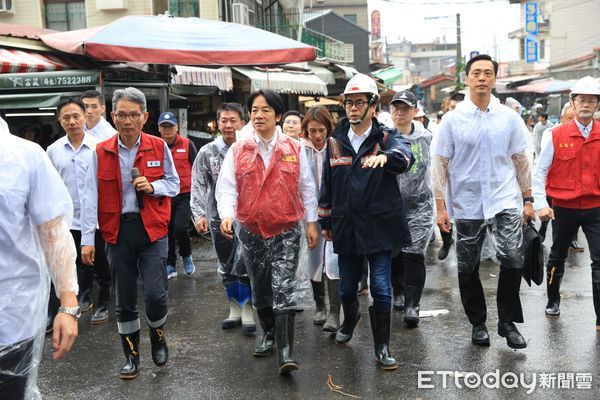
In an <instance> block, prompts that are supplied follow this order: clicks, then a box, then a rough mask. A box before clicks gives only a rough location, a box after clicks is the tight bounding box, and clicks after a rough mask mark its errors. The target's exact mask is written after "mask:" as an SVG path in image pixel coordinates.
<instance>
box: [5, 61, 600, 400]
mask: <svg viewBox="0 0 600 400" xmlns="http://www.w3.org/2000/svg"><path fill="white" fill-rule="evenodd" d="M497 72H498V64H497V63H496V62H495V61H494V60H492V59H491V58H490V57H489V56H487V55H478V56H476V57H473V58H472V59H471V60H470V61H469V62H468V63H467V65H466V76H467V78H466V84H467V86H468V92H467V94H466V95H465V96H464V97H462V96H454V97H453V98H452V99H451V100H450V101H449V103H448V105H447V106H448V111H447V112H445V113H441V114H439V115H437V120H436V121H431V122H430V123H427V121H423V122H422V121H421V120H420V118H422V117H423V115H421V114H423V111H422V109H421V108H419V104H418V99H417V97H416V96H415V94H414V93H412V92H410V91H401V92H398V93H396V94H395V95H394V96H393V98H392V100H391V103H390V119H391V121H392V123H393V127H387V126H385V125H383V124H380V123H379V122H378V120H377V118H376V115H377V113H378V105H379V101H380V98H379V93H378V89H377V85H376V83H375V81H374V80H373V79H371V78H370V77H368V76H366V75H362V74H357V75H355V76H354V77H353V78H352V79H350V81H349V82H348V84H347V86H346V88H345V90H344V92H343V93H342V98H343V107H344V109H345V111H346V117H345V118H343V119H342V120H341V121H340V122H339V123H338V124H337V125H335V124H334V121H333V118H332V116H331V114H330V113H329V111H328V110H327V109H326V108H325V107H323V106H315V107H312V108H310V109H308V110H306V112H305V114H304V115H302V114H300V113H298V112H296V111H288V110H286V107H285V103H284V101H283V99H282V98H281V97H280V96H279V95H278V94H277V93H275V92H273V91H271V90H267V89H263V90H259V91H256V92H253V93H251V95H250V97H249V98H248V100H247V103H246V109H247V112H248V115H249V121H248V122H246V119H245V112H244V108H243V107H242V105H240V104H238V103H224V104H222V105H221V107H220V108H219V110H218V111H217V115H216V118H217V124H218V127H219V132H220V136H219V137H217V138H216V139H215V140H214V141H213V142H211V143H209V144H207V145H205V146H203V147H202V148H200V149H198V150H197V149H196V148H195V146H194V145H193V143H192V142H191V141H189V140H188V139H186V138H184V137H182V136H181V135H179V134H178V124H177V122H178V121H177V117H176V116H175V115H174V114H173V113H171V112H165V113H163V114H161V116H160V117H159V119H158V128H159V132H160V134H161V137H160V138H159V137H155V136H152V135H148V134H146V133H144V132H143V131H142V128H143V126H144V124H145V123H146V121H147V118H148V111H147V107H146V99H145V96H144V94H143V93H142V92H141V91H140V90H138V89H135V88H131V87H129V88H125V89H119V90H116V91H115V93H114V95H113V97H112V112H111V113H110V115H111V119H112V121H113V122H114V125H115V127H116V129H113V128H112V126H111V125H110V124H109V123H108V122H107V121H106V120H105V119H104V117H103V116H102V115H103V113H104V112H105V110H104V99H103V97H102V95H101V94H100V93H98V92H93V91H92V92H86V93H84V94H83V95H82V96H81V97H69V98H65V99H63V100H62V101H61V102H60V104H59V105H58V107H57V113H58V121H59V123H60V125H61V126H62V127H63V129H64V130H65V132H66V135H65V136H64V137H62V138H60V139H59V140H57V141H56V142H55V143H53V144H52V145H51V146H49V147H48V150H47V156H46V155H44V154H43V151H42V150H41V149H40V148H39V146H36V145H34V144H32V143H30V142H27V141H26V140H23V139H20V138H17V137H16V136H13V135H11V134H10V133H9V131H8V127H7V125H6V123H5V122H4V121H3V120H0V135H2V141H0V153H1V154H2V159H3V160H4V161H5V166H6V167H5V169H4V173H3V176H2V178H3V179H1V180H0V196H1V197H2V198H3V199H5V201H3V202H0V215H2V216H3V218H2V219H1V222H0V227H1V229H0V235H1V236H0V246H2V248H3V254H5V257H4V260H3V261H2V263H1V264H0V311H1V314H0V398H10V399H18V398H24V397H27V396H29V395H31V393H33V392H35V391H36V390H37V389H36V386H35V381H36V373H37V365H38V363H39V359H40V357H41V349H42V344H43V338H44V331H46V332H52V335H53V344H54V349H55V351H54V355H53V358H55V359H59V358H61V357H62V356H63V355H64V354H65V353H66V352H68V351H69V350H70V349H71V347H72V346H73V343H74V340H75V337H76V336H77V319H78V318H79V316H80V314H81V312H85V311H87V310H91V309H93V310H94V313H93V316H92V319H91V322H92V324H101V323H105V322H107V321H108V318H109V311H108V304H109V301H110V291H111V289H112V290H114V297H115V299H116V307H115V315H116V321H117V329H118V333H119V336H120V340H121V344H122V348H123V354H124V358H125V361H124V364H123V367H122V368H121V369H120V371H119V376H120V377H121V378H122V379H133V378H136V377H137V376H138V373H139V370H140V357H139V349H140V330H141V318H140V315H139V310H138V304H137V298H138V296H137V291H138V280H140V279H141V281H142V283H143V284H142V285H141V286H142V290H143V299H144V303H145V304H144V305H145V307H144V311H145V314H146V315H145V320H146V323H147V325H148V331H149V337H150V345H151V354H152V360H153V362H154V364H156V365H157V366H162V365H165V364H166V363H167V362H168V358H169V350H168V345H167V329H166V328H165V326H166V325H167V317H168V280H169V279H172V278H175V277H176V276H177V253H176V250H177V247H178V248H179V256H180V257H181V258H182V264H183V271H184V272H185V274H188V275H191V274H193V273H194V271H195V265H194V262H193V260H192V256H191V244H190V237H189V232H188V224H189V221H190V218H191V219H192V221H193V225H194V227H195V229H196V230H197V231H198V232H199V233H202V234H204V233H208V234H210V236H211V238H212V243H213V246H214V249H215V252H216V255H217V259H218V267H217V271H218V273H219V275H220V277H221V278H222V283H223V287H224V293H225V297H224V302H225V299H226V302H227V305H228V308H229V311H228V312H229V313H228V315H227V317H226V318H224V319H223V320H222V322H221V326H222V328H223V329H235V328H237V327H241V330H242V332H243V334H245V335H255V333H256V331H257V327H256V323H255V320H254V313H253V311H254V310H255V311H256V315H257V316H258V322H259V325H260V328H261V332H260V335H259V337H258V339H257V342H256V346H255V347H254V349H253V353H252V354H253V355H254V356H256V357H266V356H270V355H271V354H272V353H274V352H275V351H276V354H277V357H276V359H277V368H278V371H279V373H280V374H289V373H290V372H292V371H294V370H296V369H298V368H299V362H298V360H297V358H295V357H294V354H293V350H294V345H296V344H297V343H298V342H299V343H300V345H301V343H302V341H301V340H300V341H298V340H295V339H294V332H295V315H296V312H297V311H298V310H299V309H303V308H304V304H305V302H304V299H302V298H301V297H302V296H301V291H300V290H299V289H298V288H299V287H300V286H301V284H302V283H303V282H301V281H310V287H312V291H313V299H314V305H315V308H314V314H313V322H314V324H315V325H318V326H322V329H323V331H324V332H328V333H330V334H333V336H334V337H335V343H336V344H338V345H346V344H348V343H349V342H350V341H351V340H352V337H353V333H354V330H355V327H356V325H357V323H358V322H359V320H360V319H361V317H362V316H361V313H360V307H359V301H358V295H359V293H362V292H363V288H361V286H364V285H365V283H361V282H364V281H365V280H366V279H367V277H368V287H369V293H370V295H371V297H372V304H371V306H370V307H369V309H368V310H369V321H370V326H371V328H372V335H373V351H374V354H375V359H376V363H377V365H378V366H379V367H380V368H381V369H383V370H394V369H396V368H398V364H399V363H398V361H397V360H396V359H395V358H394V357H393V355H392V354H391V349H390V348H391V346H390V330H391V318H392V309H397V310H404V315H403V321H404V323H405V324H406V326H407V327H409V328H415V327H417V326H418V325H419V321H420V314H419V311H420V302H421V297H422V294H423V288H424V286H425V280H426V266H425V252H426V250H427V247H428V245H429V243H430V242H431V238H432V235H433V232H434V228H435V226H436V225H437V227H438V229H439V231H440V233H441V235H442V241H443V245H442V248H441V249H440V252H439V254H438V257H439V258H440V259H444V258H446V257H447V256H448V251H449V248H450V246H452V244H453V243H454V242H456V257H457V263H458V268H457V270H458V271H457V272H458V273H457V275H458V286H459V290H460V296H461V301H462V304H463V307H464V311H465V314H466V317H467V319H468V321H469V323H470V324H471V333H470V339H471V341H472V343H473V344H474V345H477V346H489V345H490V334H489V332H488V329H487V326H486V322H487V306H486V303H485V296H484V291H483V287H482V284H481V280H480V277H479V267H480V261H481V258H482V251H483V250H484V248H485V246H486V244H485V243H486V239H489V238H488V237H489V236H491V237H493V238H494V241H493V242H494V245H495V256H496V257H497V259H498V260H499V262H500V273H499V277H498V287H497V291H496V303H497V308H498V326H497V333H498V335H499V336H501V337H504V338H505V339H506V342H507V345H508V346H509V347H511V348H514V349H522V348H525V347H526V346H527V342H526V341H525V339H524V338H523V336H522V335H521V333H520V332H519V330H518V329H517V326H516V324H517V323H523V322H524V318H523V311H522V307H521V301H520V295H519V290H520V282H521V279H522V277H523V263H524V260H523V246H524V240H523V226H524V224H525V223H527V222H528V221H533V220H535V218H536V213H537V216H538V217H539V218H540V220H542V221H543V222H544V223H545V224H546V225H547V222H548V221H550V220H551V221H552V228H553V229H552V236H553V237H552V247H551V253H550V258H549V260H548V263H547V293H548V304H547V306H546V314H547V315H548V316H553V317H556V316H558V315H559V314H560V308H559V305H560V283H561V279H562V277H563V274H564V263H565V259H566V257H567V254H568V251H569V247H570V246H571V242H572V240H573V236H574V235H576V233H577V230H578V229H579V228H580V227H581V228H582V229H583V232H584V233H585V235H586V238H587V241H588V245H589V249H590V254H591V259H592V292H593V301H594V308H595V312H596V318H597V320H596V329H597V330H599V331H600V243H598V238H599V237H600V231H599V229H600V186H599V183H598V182H599V181H598V177H597V173H596V171H598V169H599V165H598V163H599V162H600V160H599V159H598V154H600V153H599V149H597V148H596V147H597V146H600V141H599V140H595V139H598V138H600V125H598V123H597V122H594V121H593V114H594V112H597V111H598V110H599V108H600V85H599V84H598V81H597V80H595V79H593V78H589V77H588V78H583V79H581V80H579V81H578V82H577V83H576V85H575V86H574V88H573V90H572V91H571V95H570V103H569V106H570V108H569V109H565V110H563V114H564V115H567V113H571V114H572V116H573V117H572V119H570V120H568V118H567V117H565V118H564V119H563V120H562V121H561V123H560V124H557V125H556V126H554V127H552V126H549V124H548V122H547V116H546V115H544V114H543V113H540V124H539V125H537V126H536V128H535V129H534V135H533V137H530V134H529V131H528V129H527V128H526V126H525V124H524V122H523V120H522V119H521V118H520V116H519V115H518V113H516V112H515V111H514V109H512V108H511V107H510V105H509V104H507V105H504V104H501V102H500V101H499V100H498V99H497V98H496V97H495V96H494V95H493V94H492V88H493V86H494V83H495V79H496V75H497ZM431 124H433V125H431ZM428 126H431V127H432V128H431V129H428ZM432 131H433V132H432ZM534 154H535V162H534V161H533V160H534V158H533V157H534ZM534 168H535V171H534V172H533V173H532V170H533V169H534ZM532 177H533V178H532ZM541 229H542V230H543V232H542V233H543V234H544V235H545V228H544V227H542V228H541ZM24 243H26V244H27V245H26V246H24V245H23V244H24ZM15 266H18V268H17V269H15ZM46 267H47V271H48V272H46ZM48 273H49V275H50V277H51V280H52V283H53V286H52V290H51V289H50V284H49V281H48V279H47V275H48ZM94 282H95V283H96V284H97V286H98V289H99V290H98V294H97V297H94V296H93V293H92V291H93V287H94ZM49 299H50V300H49ZM46 304H48V307H47V308H46ZM46 310H47V313H48V315H47V316H46ZM14 327H18V329H17V330H15V329H14ZM44 328H46V329H44Z"/></svg>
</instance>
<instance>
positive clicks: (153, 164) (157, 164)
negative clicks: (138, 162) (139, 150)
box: [146, 161, 160, 167]
mask: <svg viewBox="0 0 600 400" xmlns="http://www.w3.org/2000/svg"><path fill="white" fill-rule="evenodd" d="M146 165H147V166H148V167H160V161H148V163H147V164H146Z"/></svg>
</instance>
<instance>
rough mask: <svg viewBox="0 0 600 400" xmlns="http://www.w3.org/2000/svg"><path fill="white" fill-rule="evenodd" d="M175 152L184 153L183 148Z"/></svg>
mask: <svg viewBox="0 0 600 400" xmlns="http://www.w3.org/2000/svg"><path fill="white" fill-rule="evenodd" d="M176 151H177V153H185V149H177V150H176Z"/></svg>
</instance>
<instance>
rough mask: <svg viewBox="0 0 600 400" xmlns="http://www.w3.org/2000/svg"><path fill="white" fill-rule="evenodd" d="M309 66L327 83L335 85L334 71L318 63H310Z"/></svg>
mask: <svg viewBox="0 0 600 400" xmlns="http://www.w3.org/2000/svg"><path fill="white" fill-rule="evenodd" d="M308 68H310V70H311V71H312V72H313V73H314V74H315V75H316V76H318V77H319V79H320V80H322V81H323V82H325V83H326V84H328V85H335V74H334V73H333V71H331V70H329V69H328V68H325V67H323V66H321V65H316V64H309V65H308Z"/></svg>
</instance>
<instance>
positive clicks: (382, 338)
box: [369, 306, 398, 371]
mask: <svg viewBox="0 0 600 400" xmlns="http://www.w3.org/2000/svg"><path fill="white" fill-rule="evenodd" d="M369 317H370V318H371V330H372V331H373V342H374V343H375V357H377V364H378V365H379V367H380V368H381V369H384V370H386V371H391V370H394V369H396V368H398V363H397V362H396V359H395V358H394V357H392V355H391V354H390V320H391V314H390V312H389V311H387V312H376V311H375V310H374V309H373V306H371V307H369Z"/></svg>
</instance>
